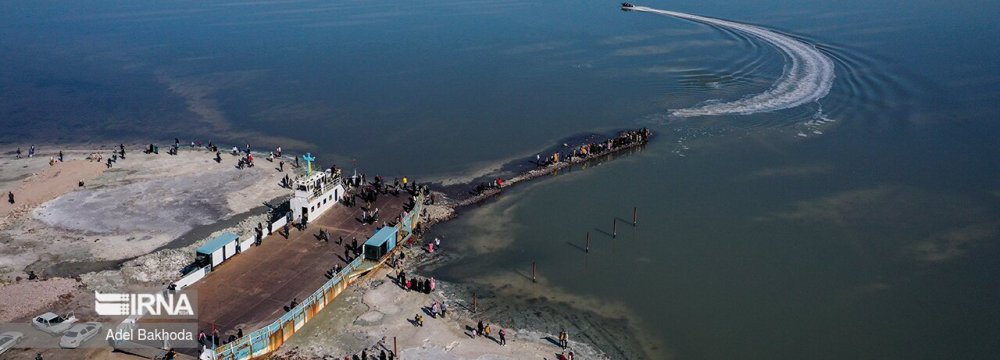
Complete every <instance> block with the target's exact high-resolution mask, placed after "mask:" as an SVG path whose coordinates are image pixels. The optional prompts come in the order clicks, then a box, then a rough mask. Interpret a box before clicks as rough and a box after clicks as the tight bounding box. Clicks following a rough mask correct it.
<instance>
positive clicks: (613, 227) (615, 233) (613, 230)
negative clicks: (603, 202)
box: [611, 217, 618, 238]
mask: <svg viewBox="0 0 1000 360" xmlns="http://www.w3.org/2000/svg"><path fill="white" fill-rule="evenodd" d="M611 237H613V238H616V237H618V218H617V217H616V218H613V219H611Z"/></svg>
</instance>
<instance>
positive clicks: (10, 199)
mask: <svg viewBox="0 0 1000 360" xmlns="http://www.w3.org/2000/svg"><path fill="white" fill-rule="evenodd" d="M7 202H9V203H10V204H11V205H14V192H13V191H8V192H7Z"/></svg>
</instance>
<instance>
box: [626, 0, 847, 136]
mask: <svg viewBox="0 0 1000 360" xmlns="http://www.w3.org/2000/svg"><path fill="white" fill-rule="evenodd" d="M630 10H633V11H642V12H648V13H655V14H660V15H666V16H672V17H676V18H680V19H684V20H689V21H694V22H698V23H702V24H706V25H709V26H714V27H719V28H725V29H729V30H733V31H738V32H741V33H744V34H747V35H749V36H752V37H755V38H758V39H760V40H762V41H764V42H766V43H768V44H770V45H772V46H774V47H775V48H776V49H778V50H779V51H781V52H782V53H783V54H784V56H785V58H786V59H788V60H790V63H787V64H785V67H784V70H783V71H782V74H781V77H780V78H778V80H777V81H775V82H774V84H773V85H771V88H770V89H769V90H767V91H765V92H763V93H760V94H756V95H750V96H747V97H744V98H742V99H739V100H735V101H730V102H713V103H706V104H703V105H699V106H695V107H691V108H686V109H678V110H672V111H671V112H670V115H671V116H677V117H692V116H707V115H731V114H738V115H749V114H754V113H760V112H770V111H776V110H782V109H789V108H793V107H796V106H799V105H802V104H806V103H809V102H814V101H817V100H819V99H822V98H823V97H824V96H826V95H827V94H828V93H830V88H831V87H832V86H833V78H834V70H833V68H834V65H833V60H831V59H830V58H829V57H827V56H826V55H824V54H823V53H822V52H820V51H819V50H817V49H816V47H815V46H813V45H811V44H807V43H804V42H802V41H799V40H797V39H794V38H792V37H790V36H787V35H784V34H780V33H777V32H775V31H771V30H768V29H765V28H762V27H758V26H753V25H748V24H742V23H738V22H732V21H727V20H721V19H715V18H710V17H705V16H698V15H691V14H686V13H681V12H676V11H667V10H658V9H653V8H649V7H645V6H634V7H632V8H631V9H630Z"/></svg>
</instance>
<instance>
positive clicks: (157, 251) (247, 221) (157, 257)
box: [0, 133, 649, 358]
mask: <svg viewBox="0 0 1000 360" xmlns="http://www.w3.org/2000/svg"><path fill="white" fill-rule="evenodd" d="M647 134H649V133H647ZM595 137H601V135H598V134H586V135H584V136H578V138H580V139H588V138H589V139H594V138H595ZM607 139H614V137H613V136H604V140H607ZM564 140H565V139H564ZM609 141H610V140H609ZM647 142H648V138H647V139H645V140H643V141H641V142H636V143H630V144H627V145H624V146H621V147H616V148H614V149H611V148H610V147H609V149H607V150H606V151H601V152H597V153H594V154H588V155H590V156H586V157H572V158H571V159H569V160H563V161H556V162H552V163H548V164H545V165H542V164H538V165H539V166H536V167H534V168H530V169H527V170H526V171H522V172H520V173H518V174H516V175H514V176H513V177H511V178H509V179H508V180H506V183H505V184H504V186H503V187H497V188H491V189H486V190H483V191H479V193H478V194H475V195H473V196H469V197H466V198H464V199H463V198H459V196H458V195H457V194H460V193H458V192H455V193H453V195H452V196H453V197H454V198H459V200H457V201H456V200H453V198H452V197H449V196H447V195H445V194H444V193H443V192H440V190H435V193H436V194H437V196H440V199H441V201H440V202H439V203H438V204H435V205H430V206H428V207H427V208H428V212H427V214H426V217H427V218H428V220H429V221H427V222H425V223H424V226H423V228H422V231H423V233H426V232H427V231H429V230H430V229H431V228H432V227H433V225H435V224H438V223H442V222H444V221H447V220H449V219H452V218H454V217H455V216H457V210H459V209H463V208H467V207H469V206H471V205H475V204H479V203H482V202H484V201H486V200H489V199H493V198H495V197H496V196H498V195H499V194H501V193H502V190H503V188H507V187H510V186H514V185H516V184H518V183H523V182H529V181H530V180H533V179H537V178H540V177H542V176H545V175H550V174H557V173H559V172H560V171H562V170H563V169H567V168H572V167H573V166H577V165H581V166H587V164H590V163H593V162H602V161H606V160H608V159H613V158H614V157H617V156H627V154H628V153H631V152H633V151H638V150H637V149H641V148H642V146H644V145H645V144H646V143H647ZM608 144H609V145H610V144H611V142H608ZM134 146H135V145H133V147H134ZM574 146H576V145H574ZM67 147H68V148H71V149H72V150H63V151H64V153H70V154H75V156H80V155H83V154H88V153H105V152H109V151H113V149H114V148H113V147H108V146H100V150H80V149H78V148H74V147H70V146H67ZM560 148H562V149H568V148H569V145H568V143H563V145H562V147H560V146H558V145H557V146H555V147H553V148H552V149H560ZM180 150H181V151H180V153H179V154H178V155H168V154H161V155H151V154H147V155H145V156H143V155H138V156H137V155H135V154H134V153H130V155H129V160H128V162H131V161H134V160H132V159H134V158H136V157H138V158H140V163H139V164H141V166H139V168H134V169H131V170H120V169H119V168H117V165H116V168H115V169H114V170H108V169H111V167H108V169H104V170H105V171H102V172H101V173H100V174H99V175H97V176H96V177H94V178H92V179H91V180H93V184H92V183H91V180H88V181H87V186H86V187H81V188H79V189H76V188H74V189H73V190H69V191H68V192H63V193H60V194H56V195H55V196H53V198H52V199H45V201H41V202H39V203H37V204H29V206H28V207H34V209H30V211H26V212H22V213H20V214H17V215H16V216H5V217H4V219H5V220H4V223H3V225H2V226H0V237H3V236H5V235H4V233H10V232H11V231H13V230H14V228H17V227H18V226H20V227H21V228H23V227H24V223H25V222H36V223H37V222H38V219H39V216H51V213H50V212H46V211H42V210H41V209H46V210H50V209H49V208H51V207H52V206H54V205H53V203H59V202H60V200H61V199H62V198H63V197H64V196H65V195H69V194H76V195H79V192H80V191H85V192H86V191H90V192H93V191H108V190H109V189H111V190H116V191H119V190H120V189H121V188H123V187H129V186H141V185H143V184H148V183H155V184H160V186H161V187H163V188H168V189H172V187H173V186H175V185H177V184H175V183H170V182H165V183H158V182H157V181H169V180H163V179H164V178H166V179H169V178H171V177H176V175H177V174H175V173H174V172H175V171H176V169H175V168H174V166H176V165H168V164H160V165H156V164H154V165H149V164H146V161H153V163H156V162H164V161H167V162H169V161H170V159H173V160H177V159H181V158H185V159H186V158H191V159H196V160H195V162H200V163H207V164H215V161H208V160H207V159H205V158H207V157H209V156H211V155H212V154H211V153H210V152H208V151H206V150H205V149H204V147H198V146H195V147H189V146H187V145H185V146H181V147H180ZM550 150H551V149H550ZM547 151H548V150H547ZM8 154H13V151H11V152H8ZM257 154H260V153H259V152H258V153H257ZM54 155H55V152H49V151H39V152H38V153H36V156H35V157H36V159H34V160H32V161H31V163H32V164H34V165H36V168H40V169H42V170H43V171H44V170H45V166H38V165H37V163H38V162H43V161H44V160H43V159H45V158H46V157H47V156H54ZM556 156H558V155H556ZM12 157H13V156H11V158H12ZM263 157H264V156H263V155H261V156H260V158H263ZM150 159H152V160H150ZM225 159H226V160H225V161H223V162H224V163H225V166H222V167H221V169H222V171H228V172H232V169H229V168H230V166H229V165H231V164H229V162H230V161H232V159H235V158H232V159H231V158H230V157H229V156H225ZM286 160H287V159H286ZM8 162H9V160H8ZM128 162H126V164H128ZM524 162H525V161H523V158H522V159H521V160H512V161H510V162H508V163H505V164H504V166H501V167H499V168H498V169H497V171H494V172H491V173H489V174H487V175H484V176H480V177H479V178H476V179H474V180H472V181H469V182H466V183H462V184H452V185H448V186H450V187H451V189H459V188H460V187H467V186H470V185H472V184H473V183H474V181H475V180H479V179H487V178H490V177H493V176H498V177H499V176H509V175H508V174H510V173H511V171H512V169H518V168H519V167H520V168H524V167H525V166H524ZM517 163H521V164H520V165H519V166H518V164H517ZM0 165H2V164H0ZM259 165H261V166H258V168H263V169H262V170H266V168H267V167H269V166H270V165H271V163H269V162H264V161H260V162H259ZM289 165H290V164H289ZM49 166H50V167H52V166H51V165H49ZM56 166H62V163H61V162H59V163H56ZM88 166H101V163H95V164H90V165H88ZM145 166H153V168H152V169H147V168H146V167H145ZM209 166H216V165H209ZM126 167H128V165H126ZM24 168H28V166H24ZM143 169H145V170H143ZM227 169H228V170H227ZM29 170H30V169H29ZM150 170H151V171H152V173H147V172H148V171H150ZM275 170H277V169H275ZM122 171H124V172H122ZM215 171H217V170H215ZM241 171H245V170H241ZM498 172H499V173H498ZM56 173H57V174H58V173H59V172H58V171H57V172H56ZM38 174H39V172H31V171H28V172H26V173H24V174H14V175H13V176H12V177H10V178H6V179H0V186H6V187H10V186H11V185H12V184H15V185H16V184H19V183H31V182H33V181H34V180H35V179H36V178H37V176H38ZM158 174H159V175H158ZM192 174H193V173H192ZM199 177H205V176H204V175H199ZM272 177H273V176H272ZM94 179H97V180H94ZM264 182H265V183H266V182H267V180H265V181H264ZM275 183H276V181H275ZM213 184H215V183H208V184H201V185H208V186H209V188H217V187H218V185H213ZM273 185H274V184H272V186H273ZM431 187H432V188H433V187H434V185H433V184H431ZM446 191H447V190H446ZM76 195H74V196H76ZM277 198H280V196H279V197H277ZM277 198H270V199H263V200H262V201H261V202H259V203H258V204H262V203H271V202H273V201H274V199H277ZM269 200H270V201H269ZM224 202H225V201H224ZM230 203H231V201H230ZM250 204H253V202H250V203H247V202H246V201H245V199H244V202H243V204H242V205H241V206H243V207H244V208H245V210H244V211H241V212H232V213H230V214H228V215H226V216H225V217H222V218H221V219H220V220H214V221H211V222H208V223H206V224H201V225H193V226H192V227H191V228H190V229H188V230H187V231H185V232H183V233H180V234H177V235H174V236H172V237H171V238H170V240H169V241H166V242H163V243H161V244H160V245H158V246H157V247H155V248H152V249H151V250H149V251H146V252H144V253H142V254H137V255H134V256H126V257H122V258H118V259H107V260H102V259H99V258H92V259H88V260H85V261H73V260H71V259H62V258H61V257H59V256H56V257H55V258H53V259H52V260H50V261H53V262H52V263H51V264H49V265H47V266H46V265H45V264H44V263H41V262H40V261H41V260H35V261H33V262H32V263H30V264H26V265H27V266H26V267H25V269H24V270H25V271H27V270H35V271H36V273H39V274H43V277H42V278H40V279H39V280H28V281H22V280H17V281H15V282H9V283H7V285H2V284H0V287H7V286H8V285H11V284H18V286H19V287H29V288H30V287H37V286H43V287H44V285H46V284H62V285H60V286H61V288H60V289H61V290H58V293H59V294H58V298H59V299H60V301H59V303H58V304H56V305H55V307H56V308H60V309H66V310H76V309H78V308H81V307H82V309H81V310H82V311H78V314H81V315H83V316H90V317H94V314H92V309H87V306H88V305H87V304H88V302H90V301H92V297H90V296H89V295H88V294H89V292H90V291H91V290H94V289H103V290H105V291H107V290H109V289H113V288H115V287H117V286H121V285H122V284H132V285H136V281H138V283H141V284H148V285H158V284H163V283H166V282H169V281H172V280H176V278H178V277H179V276H180V274H179V270H180V267H181V265H183V264H184V263H185V262H187V261H188V260H189V259H188V258H190V256H191V254H190V253H191V252H193V251H191V249H192V247H193V246H195V245H196V244H198V243H200V242H204V241H206V240H207V239H211V238H212V235H215V234H218V233H220V232H222V231H224V230H233V229H235V230H237V231H240V230H246V229H243V228H247V229H249V228H251V227H252V226H253V225H254V224H256V223H257V222H258V220H261V219H259V218H261V217H262V216H267V215H268V212H267V211H266V209H267V207H268V206H266V205H257V206H248V205H250ZM19 205H20V204H19ZM230 205H232V204H230ZM258 212H259V214H258ZM77 216H84V217H86V216H87V215H85V214H74V215H73V217H77ZM8 220H10V221H8ZM119 221H123V220H119ZM140 222H141V221H140ZM39 224H41V223H39ZM32 226H37V225H32ZM42 226H43V227H44V226H46V225H44V224H43V225H42ZM47 226H55V227H56V228H59V229H61V230H60V231H63V230H67V229H62V228H61V227H60V226H58V225H55V224H53V223H49V224H48V225H47ZM26 230H27V231H28V233H32V232H34V230H33V228H27V229H26ZM195 235H206V236H205V237H201V236H195ZM147 237H148V236H147ZM132 238H134V236H133V237H130V238H129V239H127V240H126V241H131V239H132ZM97 240H102V239H97ZM97 240H95V242H96V241H97ZM112 241H113V240H112ZM2 260H3V258H2V257H0V261H2ZM0 265H6V263H0ZM15 266H16V265H15ZM11 270H13V271H15V272H16V268H14V269H10V268H8V269H6V271H8V272H10V271H11ZM18 278H19V277H18ZM70 278H75V279H76V281H72V282H70V283H65V284H63V282H65V281H66V280H72V279H70ZM72 283H75V284H76V285H72V286H71V287H70V288H67V287H66V286H67V285H69V284H72ZM462 286H464V284H447V285H446V284H442V288H461V287H462ZM29 290H31V289H29ZM29 293H30V291H29ZM454 294H455V293H451V294H447V293H445V292H444V291H442V296H455V295H454ZM7 295H9V296H14V298H15V299H19V298H20V296H18V295H17V294H7ZM67 296H68V297H67ZM46 303H50V302H46ZM37 305H38V307H44V306H53V305H52V304H49V305H46V304H37ZM34 308H36V307H31V309H25V310H24V312H25V313H24V314H21V315H17V314H7V317H9V318H10V319H11V320H17V319H21V320H23V319H25V318H26V316H29V315H30V313H31V312H33V311H35V310H32V309H34ZM455 310H458V309H455ZM466 315H467V316H469V317H471V316H473V315H474V314H466ZM533 328H534V326H524V327H523V328H521V329H518V330H515V334H520V333H535V334H540V333H539V332H538V331H537V330H534V329H533ZM529 340H530V339H529ZM535 340H540V339H535ZM542 340H544V339H542ZM549 341H551V340H549ZM529 342H530V341H529ZM542 344H544V342H543V343H542ZM577 344H578V345H577V347H579V348H580V349H585V346H584V345H583V344H580V343H577ZM535 345H538V344H535ZM538 349H539V348H536V351H537V350H538ZM546 351H547V350H546ZM584 353H586V354H588V355H590V356H591V357H602V358H607V355H603V354H601V351H600V350H592V351H586V350H585V351H584V352H583V353H581V355H583V354H584ZM598 354H600V355H598Z"/></svg>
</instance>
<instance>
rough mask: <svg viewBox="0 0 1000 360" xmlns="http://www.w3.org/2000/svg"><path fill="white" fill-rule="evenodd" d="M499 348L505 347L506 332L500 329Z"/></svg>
mask: <svg viewBox="0 0 1000 360" xmlns="http://www.w3.org/2000/svg"><path fill="white" fill-rule="evenodd" d="M499 334H500V346H507V332H506V331H504V330H503V329H500V333H499Z"/></svg>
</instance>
